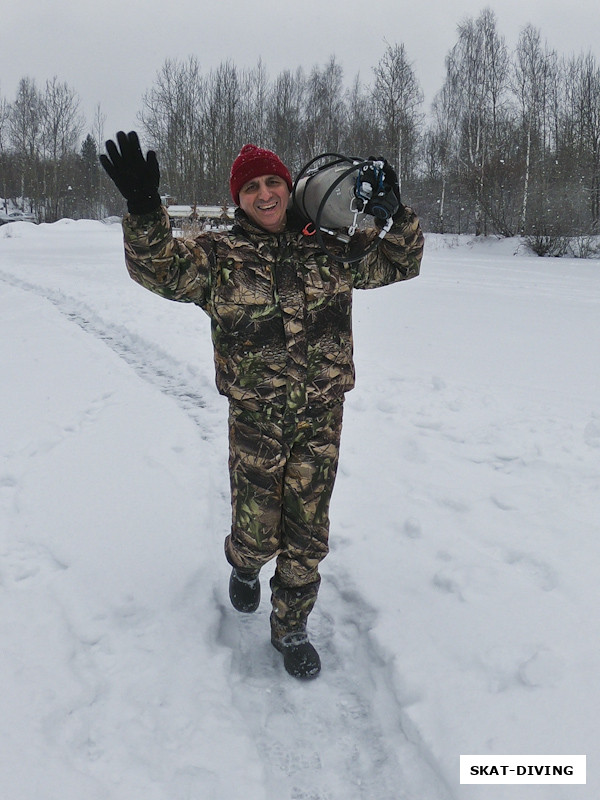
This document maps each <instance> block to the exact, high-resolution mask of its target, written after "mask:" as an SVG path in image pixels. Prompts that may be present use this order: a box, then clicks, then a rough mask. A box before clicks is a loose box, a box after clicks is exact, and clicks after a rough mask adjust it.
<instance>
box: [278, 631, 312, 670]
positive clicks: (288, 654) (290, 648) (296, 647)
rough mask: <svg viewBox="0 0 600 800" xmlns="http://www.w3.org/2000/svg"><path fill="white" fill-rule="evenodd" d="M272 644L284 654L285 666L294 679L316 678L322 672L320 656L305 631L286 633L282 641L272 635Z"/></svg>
mask: <svg viewBox="0 0 600 800" xmlns="http://www.w3.org/2000/svg"><path fill="white" fill-rule="evenodd" d="M271 644H272V645H273V647H274V648H275V649H276V650H279V652H280V653H282V654H283V666H284V667H285V668H286V670H287V671H288V672H289V674H290V675H292V676H293V677H294V678H316V677H317V675H318V674H319V672H320V671H321V659H320V658H319V654H318V653H317V651H316V650H315V648H314V647H313V646H312V644H311V643H310V642H309V641H308V636H307V634H306V631H305V630H304V629H300V630H297V631H292V633H286V634H285V636H282V637H281V639H276V638H275V636H274V635H273V634H271Z"/></svg>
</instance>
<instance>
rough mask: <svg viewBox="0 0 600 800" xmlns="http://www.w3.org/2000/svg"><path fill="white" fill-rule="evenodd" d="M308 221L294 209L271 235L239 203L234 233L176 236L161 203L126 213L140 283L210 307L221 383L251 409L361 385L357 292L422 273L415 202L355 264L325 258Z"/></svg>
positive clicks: (133, 270)
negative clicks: (355, 331) (357, 380)
mask: <svg viewBox="0 0 600 800" xmlns="http://www.w3.org/2000/svg"><path fill="white" fill-rule="evenodd" d="M302 224H303V223H302V222H300V221H299V220H296V219H294V216H293V214H292V215H289V214H288V224H287V226H286V229H285V231H284V232H283V233H280V234H274V233H268V232H266V231H264V230H263V229H262V228H260V227H258V226H256V225H254V224H253V223H252V222H251V221H250V220H249V218H248V217H247V216H246V215H245V214H244V212H243V211H241V210H240V209H237V211H236V222H235V225H234V227H233V229H232V230H231V231H218V232H216V231H215V232H207V233H203V234H201V235H200V236H198V237H197V238H195V239H179V238H174V237H173V236H172V234H171V229H170V225H169V218H168V215H167V211H166V209H164V208H163V209H161V210H160V211H157V212H154V213H153V214H146V215H132V214H130V215H127V216H126V217H125V218H124V220H123V230H124V237H125V258H126V263H127V269H128V271H129V274H130V275H131V277H132V278H133V280H135V281H137V283H139V284H141V285H142V286H144V287H146V288H147V289H150V290H151V291H152V292H155V293H156V294H159V295H161V296H162V297H166V298H168V299H169V300H176V301H179V302H191V303H196V304H197V305H199V306H200V307H201V308H203V309H204V311H206V312H207V314H208V315H209V316H210V318H211V320H212V339H213V345H214V353H215V367H216V383H217V388H218V390H219V392H221V394H224V395H226V396H227V397H229V398H231V399H233V400H235V401H238V402H242V403H245V404H247V405H248V406H249V407H256V408H258V407H264V405H265V403H269V404H273V405H276V406H279V407H281V408H283V407H285V406H287V407H288V408H289V409H290V410H294V411H298V410H302V409H304V408H305V407H307V406H317V407H323V406H328V405H331V404H333V403H336V402H340V401H341V400H342V399H343V396H344V393H345V392H347V391H348V390H349V389H351V388H352V387H353V386H354V362H353V358H352V324H351V311H352V290H353V289H371V288H376V287H379V286H385V285H386V284H390V283H393V282H395V281H401V280H406V279H408V278H413V277H415V276H416V275H418V274H419V268H420V262H421V257H422V254H423V234H422V232H421V228H420V225H419V222H418V220H417V218H416V216H415V215H414V213H413V212H412V210H411V209H406V214H405V215H403V216H402V218H401V219H400V220H397V221H396V222H395V223H394V225H393V227H392V229H391V230H390V232H389V233H388V234H387V236H386V237H385V238H384V239H383V240H382V241H381V242H380V244H379V245H378V246H377V247H376V248H375V249H374V250H373V251H372V252H371V253H370V254H369V255H367V256H366V257H365V258H364V259H362V260H361V261H358V262H356V263H354V264H345V263H341V262H338V261H336V260H334V259H332V258H330V257H329V256H328V255H326V254H325V253H324V252H323V251H322V249H321V248H320V247H319V245H318V243H317V242H316V241H314V239H315V237H314V236H313V237H308V236H305V235H304V234H303V233H302V229H301V228H302ZM376 235H377V232H376V231H366V232H364V233H361V234H356V235H355V237H354V240H356V238H357V237H362V238H363V241H362V243H361V242H359V243H358V245H359V246H361V244H362V245H364V244H365V241H368V240H369V239H372V237H374V236H376ZM354 240H353V241H354ZM332 241H333V240H332ZM340 247H341V245H340Z"/></svg>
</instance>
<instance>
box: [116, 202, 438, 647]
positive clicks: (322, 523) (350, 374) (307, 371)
mask: <svg viewBox="0 0 600 800" xmlns="http://www.w3.org/2000/svg"><path fill="white" fill-rule="evenodd" d="M302 224H303V223H302V222H301V221H300V220H296V219H295V218H294V216H293V214H288V223H287V225H286V229H285V230H284V231H283V233H279V234H276V233H269V232H267V231H264V230H263V229H262V228H260V227H258V226H257V225H255V224H254V223H252V222H251V221H250V220H249V218H248V217H247V216H246V215H245V214H244V212H243V211H241V210H240V209H238V210H237V211H236V222H235V225H234V227H233V229H232V230H231V231H225V232H210V233H204V234H201V235H200V236H198V237H197V238H196V239H193V240H183V239H176V238H173V236H172V234H171V230H170V225H169V219H168V215H167V212H166V210H165V209H161V210H159V211H156V212H153V213H151V214H145V215H131V214H130V215H127V216H126V217H125V219H124V221H123V229H124V235H125V255H126V263H127V268H128V270H129V273H130V275H131V277H132V278H133V279H134V280H135V281H137V282H138V283H140V284H141V285H142V286H144V287H146V288H147V289H150V290H151V291H153V292H156V293H157V294H159V295H161V296H163V297H166V298H168V299H170V300H176V301H180V302H193V303H196V304H197V305H199V306H200V307H201V308H202V309H204V311H206V312H207V314H208V315H209V316H210V318H211V322H212V339H213V344H214V354H215V368H216V383H217V388H218V390H219V392H220V393H221V394H223V395H225V396H226V397H228V398H229V401H230V414H229V434H230V435H229V442H230V458H229V465H230V476H231V492H232V509H233V522H232V529H231V533H230V535H229V536H228V537H227V539H226V542H225V551H226V555H227V559H228V560H229V562H230V563H231V564H232V565H233V566H234V567H237V568H239V569H242V570H257V569H259V568H260V567H261V566H262V565H263V564H264V563H265V562H266V561H267V560H269V559H270V558H272V557H274V556H277V568H276V571H275V575H274V576H273V579H272V581H271V588H272V592H273V609H274V613H273V615H272V624H273V626H274V630H275V632H276V635H277V636H280V635H282V634H283V633H285V632H286V631H290V630H294V629H296V628H298V627H302V626H303V625H304V623H305V621H306V617H307V615H308V613H309V612H310V610H311V609H312V607H313V605H314V602H315V599H316V595H317V591H318V586H319V580H320V579H319V573H318V564H319V562H320V561H321V560H322V559H323V558H324V557H325V555H326V554H327V549H328V547H327V540H328V528H329V520H328V508H329V500H330V497H331V492H332V489H333V483H334V480H335V474H336V469H337V461H338V451H339V440H340V433H341V425H342V407H343V399H344V394H345V392H347V391H348V390H349V389H352V387H353V386H354V363H353V358H352V327H351V309H352V290H353V289H355V288H359V289H371V288H376V287H379V286H384V285H386V284H390V283H393V282H396V281H400V280H406V279H408V278H412V277H415V276H416V275H418V274H419V268H420V261H421V257H422V252H423V235H422V232H421V229H420V226H419V222H418V220H417V218H416V217H415V215H414V213H413V212H412V210H411V209H406V210H405V211H403V212H401V213H400V215H398V218H397V219H396V221H395V223H394V225H393V227H392V229H391V231H390V232H389V233H388V235H387V236H386V237H385V239H383V240H382V241H381V243H380V244H379V245H378V247H377V248H376V249H375V250H373V251H372V252H371V253H370V254H369V255H367V256H366V257H365V258H364V259H362V260H361V261H359V262H356V263H354V264H346V263H341V262H338V261H335V260H334V259H332V258H330V257H329V256H328V255H326V254H325V253H323V251H322V250H321V249H320V247H319V245H318V243H317V242H316V241H315V240H314V237H313V238H311V237H308V236H305V235H304V234H303V233H302V230H301V228H302ZM376 234H377V232H376V231H370V232H369V231H367V232H363V233H361V234H358V235H357V236H355V237H354V240H353V242H354V243H355V246H357V247H364V246H365V244H367V243H368V241H369V240H370V239H371V238H372V237H373V236H375V235H376ZM340 247H342V245H340Z"/></svg>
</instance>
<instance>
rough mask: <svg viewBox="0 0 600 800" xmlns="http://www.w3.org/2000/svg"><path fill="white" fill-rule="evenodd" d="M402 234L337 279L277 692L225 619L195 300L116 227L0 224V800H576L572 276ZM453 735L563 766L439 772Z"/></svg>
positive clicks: (219, 489)
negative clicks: (500, 776) (315, 654)
mask: <svg viewBox="0 0 600 800" xmlns="http://www.w3.org/2000/svg"><path fill="white" fill-rule="evenodd" d="M517 250H518V242H516V241H515V240H507V241H502V242H500V241H482V242H473V241H472V240H471V239H469V238H461V239H458V238H456V237H455V238H452V237H448V238H443V237H439V236H429V237H427V244H426V255H425V258H424V260H423V266H422V275H421V277H419V278H418V279H416V280H413V281H410V282H408V283H404V284H398V285H395V286H392V287H387V288H385V289H379V290H375V291H371V292H356V293H355V340H356V362H357V373H358V383H357V388H356V389H355V390H354V391H353V392H352V393H350V394H349V395H348V399H347V403H346V412H345V426H344V434H343V438H342V455H341V463H340V470H339V476H338V482H337V485H336V489H335V492H334V500H333V505H332V531H331V553H330V555H329V557H328V558H327V559H326V561H325V562H324V564H323V569H322V574H323V584H322V590H321V594H320V597H319V602H318V604H317V607H316V609H315V611H314V613H313V615H312V616H311V619H310V631H311V635H312V638H313V640H314V641H315V644H316V645H317V646H318V649H319V651H320V653H321V656H322V662H323V671H322V673H321V676H320V677H319V678H318V679H317V680H316V681H313V682H309V683H303V682H298V681H294V680H293V679H292V678H290V677H289V676H287V674H286V673H285V672H284V670H283V666H282V663H281V656H280V655H279V654H278V653H276V652H275V650H273V648H272V647H271V645H270V643H269V639H268V635H269V625H268V615H269V602H268V586H267V580H268V577H270V574H271V573H272V569H269V568H267V569H265V571H264V581H263V602H262V605H261V607H260V609H259V611H258V612H257V614H255V615H252V616H242V615H238V614H236V613H235V612H234V611H233V609H232V608H231V607H230V606H229V602H228V598H227V581H228V577H229V568H228V566H227V564H226V562H225V559H224V557H223V554H222V541H223V538H224V536H225V534H226V533H227V530H228V525H229V498H228V478H227V463H226V462H227V447H226V412H227V409H226V402H225V401H224V400H223V399H222V398H221V397H219V395H218V394H217V392H216V390H215V388H214V374H213V364H212V351H211V344H210V338H209V321H208V318H207V317H206V316H205V315H204V314H203V313H202V312H201V311H200V310H198V309H197V308H195V307H193V306H187V305H179V304H175V303H169V302H167V301H165V300H162V299H160V298H158V297H155V296H153V295H152V294H150V293H149V292H146V291H144V290H143V289H141V288H140V287H138V286H137V285H136V284H134V283H133V282H132V281H131V280H130V279H129V277H128V276H127V273H126V270H125V268H124V264H123V256H122V244H121V230H120V226H118V225H103V224H101V223H99V222H89V221H80V222H73V221H67V220H63V221H61V222H57V223H55V224H52V225H45V224H44V225H39V226H35V225H32V224H29V223H14V224H10V225H5V226H3V227H2V228H0V337H1V338H0V356H1V358H0V370H1V373H0V374H1V376H2V391H1V393H0V402H1V414H2V422H1V427H0V637H1V645H0V682H1V686H2V693H1V695H0V698H1V699H0V795H1V797H2V800H204V798H207V799H208V800H452V799H455V800H579V798H582V799H585V800H596V798H598V797H600V780H599V769H598V759H599V757H600V728H599V724H598V709H599V708H600V681H599V680H598V675H599V674H600V652H599V641H600V630H599V625H598V609H599V601H600V592H599V591H598V564H599V561H600V537H599V536H598V532H599V531H598V528H599V519H600V515H599V510H600V509H599V497H600V358H599V348H600V263H599V262H597V261H574V260H545V259H538V258H536V257H533V256H531V255H527V254H526V253H524V252H522V251H518V252H516V253H515V251H517ZM460 754H586V755H587V757H588V779H587V785H585V786H518V785H505V786H491V787H490V786H478V785H473V786H461V785H460V784H459V755H460Z"/></svg>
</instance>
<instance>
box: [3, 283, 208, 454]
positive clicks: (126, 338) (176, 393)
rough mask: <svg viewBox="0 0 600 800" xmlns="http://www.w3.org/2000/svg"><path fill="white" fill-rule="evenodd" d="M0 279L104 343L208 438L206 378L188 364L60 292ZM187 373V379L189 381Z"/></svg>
mask: <svg viewBox="0 0 600 800" xmlns="http://www.w3.org/2000/svg"><path fill="white" fill-rule="evenodd" d="M0 280H1V281H3V282H4V283H6V284H8V285H9V286H12V287H13V288H16V289H20V290H22V291H24V292H30V293H32V294H34V295H36V296H37V297H41V298H42V299H44V300H47V301H48V302H50V303H51V304H52V305H53V306H54V307H55V308H56V310H57V311H58V312H59V313H60V314H61V315H62V316H63V317H65V318H66V319H68V320H69V321H70V322H73V323H74V324H76V325H78V326H79V327H80V328H81V329H82V330H83V331H84V332H85V333H88V334H89V335H90V336H92V337H94V338H95V339H98V340H99V341H101V342H103V343H104V344H106V345H107V347H109V348H110V349H111V350H112V351H113V352H114V353H116V355H117V356H119V358H121V359H122V360H123V361H124V362H125V363H126V364H127V365H128V366H130V367H131V368H132V369H133V370H134V372H135V373H136V374H137V375H138V376H139V377H140V378H142V379H143V380H144V381H146V382H147V383H150V384H151V385H152V386H155V387H156V388H157V389H159V391H161V392H162V393H163V394H165V395H166V396H167V397H171V398H173V399H174V400H175V401H176V402H177V403H178V405H179V406H180V407H181V408H182V409H183V410H184V411H185V412H186V414H188V415H189V416H190V417H191V418H192V419H193V420H194V422H195V423H196V424H197V425H198V427H199V428H200V429H201V432H202V438H204V439H207V438H210V425H209V424H208V422H207V419H206V411H207V402H206V400H205V398H204V395H203V394H202V392H201V391H200V390H199V388H198V387H199V385H200V384H202V383H203V382H205V378H204V377H203V376H202V374H201V373H199V372H197V371H195V370H194V368H193V367H192V366H190V364H188V363H185V362H180V361H177V360H176V359H175V358H174V357H173V356H171V355H169V354H167V353H166V352H165V351H164V350H161V348H160V347H158V346H157V345H156V344H155V343H153V342H150V341H148V340H147V339H144V338H143V337H141V336H139V335H138V334H135V333H132V332H131V331H130V330H128V329H127V328H126V327H124V326H122V325H115V324H114V323H109V322H106V321H105V320H103V319H102V318H101V317H100V316H99V315H98V314H97V313H96V312H95V311H94V310H93V309H92V308H91V307H90V306H88V305H86V304H85V303H83V302H81V301H80V300H76V299H75V298H73V297H70V296H69V295H66V294H64V293H63V292H60V291H56V290H54V289H49V288H46V287H43V286H38V285H36V284H32V283H28V282H27V281H24V280H21V279H20V278H16V277H15V276H13V275H10V274H8V273H5V272H0ZM186 374H187V375H189V376H190V379H189V380H187V379H186Z"/></svg>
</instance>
